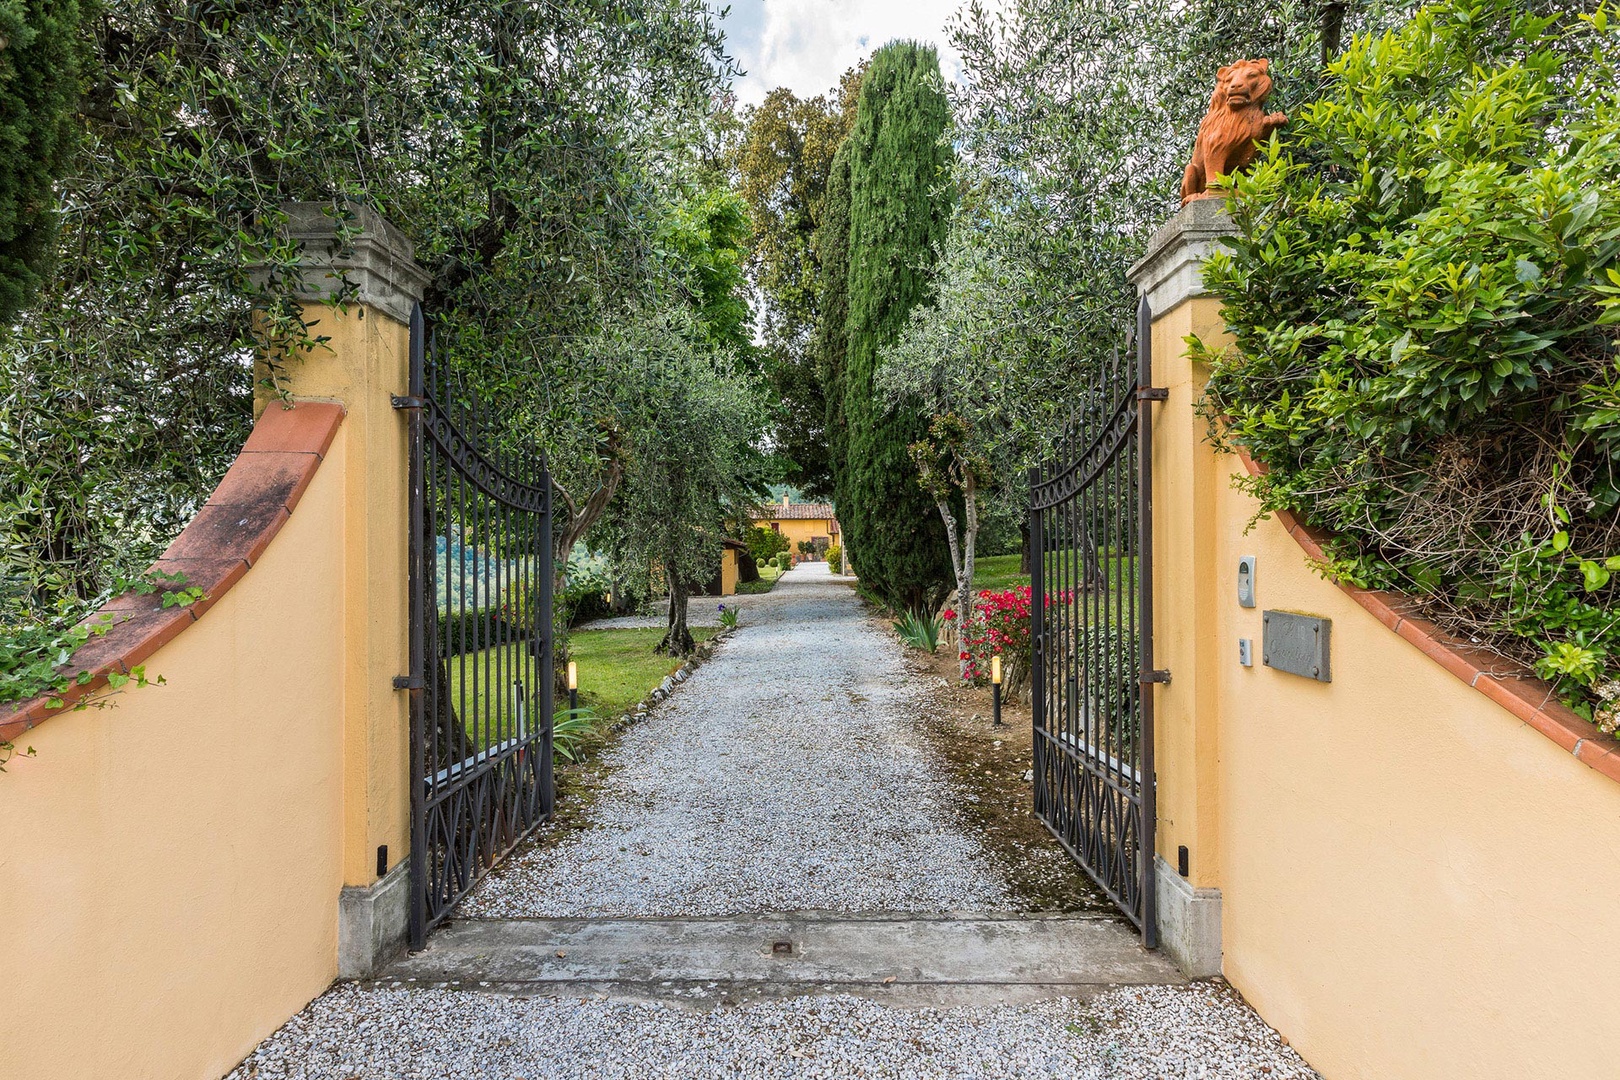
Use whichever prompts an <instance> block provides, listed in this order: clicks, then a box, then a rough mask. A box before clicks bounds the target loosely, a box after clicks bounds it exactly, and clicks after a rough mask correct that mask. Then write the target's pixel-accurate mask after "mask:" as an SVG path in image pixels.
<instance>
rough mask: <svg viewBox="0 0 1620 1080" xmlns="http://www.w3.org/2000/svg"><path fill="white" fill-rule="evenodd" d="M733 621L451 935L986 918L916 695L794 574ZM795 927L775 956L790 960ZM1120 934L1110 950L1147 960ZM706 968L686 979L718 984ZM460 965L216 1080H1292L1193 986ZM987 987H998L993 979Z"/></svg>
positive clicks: (1207, 987) (886, 645)
mask: <svg viewBox="0 0 1620 1080" xmlns="http://www.w3.org/2000/svg"><path fill="white" fill-rule="evenodd" d="M750 599H751V603H750V604H749V605H748V608H747V610H746V611H745V612H744V615H743V627H744V629H743V631H742V632H741V633H739V634H738V635H736V636H735V637H734V638H732V639H731V640H730V641H728V642H727V643H726V644H725V645H724V646H723V647H722V648H721V649H720V650H719V651H718V653H717V654H716V656H715V658H714V659H713V660H712V661H711V662H710V663H709V664H708V665H706V666H705V667H704V668H703V669H702V671H701V672H699V673H698V675H697V676H696V677H694V678H693V679H691V680H690V681H689V682H687V683H686V684H685V685H684V686H682V688H681V689H680V690H679V691H678V692H677V693H676V694H675V695H674V696H673V697H672V698H670V699H669V700H668V701H667V702H665V703H664V704H663V705H661V706H660V707H659V708H657V709H655V710H653V712H652V714H651V715H650V717H649V718H648V719H646V720H645V721H643V722H642V723H641V724H639V725H637V726H635V727H633V728H631V729H630V730H629V731H628V732H626V733H625V734H624V736H623V737H622V738H621V739H620V741H619V742H618V744H617V745H616V746H615V747H614V748H613V749H612V750H611V751H610V752H609V754H608V755H607V762H606V763H607V765H608V766H609V770H608V771H609V777H608V780H607V782H606V787H605V789H604V790H602V791H601V792H600V793H599V795H598V797H597V802H596V804H595V806H594V808H593V809H592V811H591V813H590V815H589V821H590V824H589V825H588V827H587V828H585V829H584V830H583V831H582V832H579V833H576V834H573V835H571V836H568V837H565V838H561V839H558V838H556V837H552V838H550V839H549V841H547V840H542V841H541V842H538V843H534V844H531V845H530V847H529V848H527V849H526V850H524V851H522V852H520V853H519V854H517V855H516V856H514V857H513V858H511V859H509V860H508V862H507V864H506V866H505V867H503V868H502V869H500V870H499V871H497V872H496V873H495V874H494V875H492V876H491V877H490V878H489V879H488V880H487V881H486V882H485V883H484V884H483V885H481V886H480V887H479V888H478V889H477V890H476V891H475V892H474V893H473V894H472V896H470V897H469V898H468V900H467V901H466V903H464V904H463V906H462V912H461V916H462V917H463V918H464V919H465V918H468V917H471V918H473V919H477V918H478V917H480V916H484V917H494V916H504V917H526V918H528V917H536V916H582V917H589V918H594V917H603V916H624V917H631V918H633V919H634V918H637V917H642V916H649V915H665V916H667V915H682V916H707V915H729V916H732V917H734V918H749V917H752V916H749V915H748V913H753V912H778V913H785V912H809V911H821V912H885V911H886V912H897V913H906V912H913V913H926V912H943V911H955V912H962V911H966V910H969V909H973V910H977V911H980V912H987V911H994V910H995V909H997V908H1004V907H1007V906H1009V905H1010V903H1011V899H1010V894H1009V890H1008V887H1007V886H1006V884H1005V881H1004V877H1003V875H1002V874H1001V873H1000V872H998V868H997V867H996V865H995V864H994V859H993V857H992V856H991V855H990V854H989V853H988V852H987V851H986V850H985V848H984V847H983V845H981V844H980V843H979V842H978V841H977V839H976V838H975V837H974V836H972V835H968V834H966V833H965V832H964V831H963V829H962V827H960V826H958V825H957V824H955V820H956V819H955V817H954V816H953V814H952V813H951V812H950V800H951V799H952V798H954V797H956V796H954V795H953V793H952V789H951V788H950V786H949V785H948V784H947V782H946V781H945V780H944V779H943V778H942V777H941V775H940V774H939V771H938V766H937V765H936V763H935V761H934V759H933V758H932V757H931V756H930V754H929V753H928V751H927V749H926V747H925V746H924V745H923V743H922V742H921V740H920V737H919V736H918V734H917V732H916V730H915V728H914V726H913V725H912V724H911V723H908V720H907V717H908V715H909V714H908V709H912V708H913V707H914V706H916V705H917V704H919V703H920V700H921V699H920V697H919V695H921V694H922V693H923V691H922V690H921V689H920V688H919V687H918V686H917V684H916V683H915V681H914V680H913V679H911V678H909V677H907V676H906V675H905V673H904V668H903V666H902V664H901V653H900V646H899V645H898V644H897V643H896V642H895V641H894V639H893V637H892V636H891V635H889V634H888V633H886V632H884V631H883V630H882V629H881V628H879V627H877V626H874V625H873V624H872V622H871V621H870V620H868V619H867V618H866V617H865V616H864V615H863V614H862V611H861V608H860V605H859V603H858V601H857V600H856V597H855V595H854V592H853V590H851V589H850V587H849V585H848V583H847V582H845V581H840V580H837V579H833V578H831V577H830V576H828V574H827V571H826V565H825V564H819V565H812V566H809V567H801V568H800V569H798V570H795V571H793V572H790V573H789V574H787V575H785V576H784V577H783V579H782V581H781V583H780V584H778V586H777V587H776V589H775V590H773V591H772V592H771V593H769V594H766V595H763V596H758V597H752V598H750ZM917 917H918V918H921V917H922V916H920V915H919V916H917ZM800 918H801V919H803V918H824V919H826V918H845V916H836V917H835V916H800ZM574 921H577V920H574ZM959 921H961V920H960V918H958V919H953V920H951V923H952V924H953V925H954V924H955V923H957V922H959ZM496 925H497V924H495V923H491V922H482V921H480V922H476V923H468V922H464V923H463V924H462V929H463V930H478V931H482V930H485V929H488V928H491V927H494V926H496ZM508 925H522V926H534V925H536V924H535V923H533V922H532V921H528V922H524V923H522V924H508ZM591 925H592V926H593V927H594V926H595V924H591ZM636 925H637V926H638V927H642V928H643V929H644V928H645V927H644V925H643V924H642V923H640V922H637V924H636ZM689 929H690V928H689ZM811 929H813V928H810V929H806V928H801V929H800V931H799V934H800V936H804V937H805V939H806V940H807V941H811V942H812V943H813V941H814V938H813V935H811V933H810V930H811ZM1071 929H1074V928H1071ZM699 930H703V928H701V927H700V928H699ZM704 932H707V931H704ZM782 932H783V933H786V932H787V931H782ZM771 933H772V934H775V933H777V931H774V930H773V931H771ZM451 936H454V935H453V934H452V935H444V936H441V938H438V939H435V942H430V950H429V952H428V953H425V954H422V955H423V956H428V957H431V956H432V955H433V950H434V949H436V948H438V949H441V951H442V949H443V942H444V940H446V939H447V938H448V937H451ZM700 936H701V935H700ZM1120 936H1121V937H1122V938H1124V939H1125V940H1124V941H1123V942H1122V943H1121V944H1120V945H1118V946H1117V947H1118V948H1122V949H1125V950H1128V951H1132V952H1133V954H1134V955H1136V956H1137V957H1139V958H1142V959H1145V960H1149V961H1151V962H1152V963H1162V961H1160V960H1158V959H1157V958H1156V957H1143V956H1142V954H1141V953H1140V950H1139V949H1138V947H1137V946H1136V945H1135V944H1134V943H1133V942H1131V941H1130V940H1129V935H1120ZM588 948H589V943H588V942H578V943H576V944H575V945H574V949H575V950H576V951H579V952H586V951H588ZM794 948H795V949H797V948H798V945H797V944H795V945H794ZM472 951H473V953H478V950H477V949H474V950H472ZM773 951H774V950H772V949H769V948H767V949H766V952H767V953H771V952H773ZM857 952H859V950H857ZM531 953H532V954H533V955H532V956H531V959H530V960H529V961H527V962H528V963H530V965H531V966H533V967H536V968H537V969H538V968H541V967H547V966H553V967H554V966H555V965H556V964H564V963H581V962H582V961H579V960H573V961H570V960H565V959H564V958H566V957H569V956H572V955H573V953H571V952H570V950H569V949H568V948H561V947H557V948H554V947H553V946H552V945H550V944H548V945H545V946H544V947H543V948H538V949H532V950H531ZM514 955H515V956H516V960H514V959H513V956H514ZM1065 955H1068V954H1065ZM1088 955H1089V953H1088ZM1099 955H1100V954H1099ZM540 957H543V958H544V960H543V961H542V960H539V959H537V958H540ZM717 957H719V954H718V953H717V954H716V956H713V957H708V958H707V959H708V960H710V961H711V964H710V966H711V967H712V966H713V963H714V962H719V963H722V966H724V963H723V957H719V958H718V959H717ZM609 959H611V958H609ZM824 959H825V958H824ZM856 959H857V960H858V959H860V957H859V956H857V957H856ZM813 960H814V957H810V956H807V957H806V963H810V962H811V961H813ZM514 962H518V963H521V962H524V961H523V956H522V951H521V950H518V952H517V953H516V954H512V955H508V956H507V958H506V963H507V965H508V970H509V969H510V965H511V964H512V963H514ZM594 962H595V963H597V964H598V965H600V964H601V963H603V958H602V957H596V958H595V959H594ZM767 962H768V961H766V960H762V959H757V958H756V959H753V960H751V961H750V963H751V964H752V965H753V966H754V967H758V966H759V965H760V964H763V963H767ZM473 966H474V968H476V970H475V971H473V972H472V973H471V975H470V977H469V978H467V979H465V980H459V981H457V982H455V983H454V984H452V985H454V986H459V987H461V988H459V989H446V988H442V987H434V986H430V985H412V984H411V982H410V981H408V979H407V978H404V977H399V976H400V974H401V971H400V969H396V972H395V974H394V975H393V976H390V977H389V978H388V979H385V980H384V981H380V982H378V983H376V984H372V985H355V984H340V985H339V986H337V987H335V988H334V989H332V990H331V991H329V992H327V993H326V994H324V995H322V996H321V997H320V998H318V999H316V1000H315V1001H314V1002H312V1003H311V1004H310V1006H309V1007H308V1008H307V1009H305V1010H304V1011H303V1012H302V1013H300V1014H299V1015H298V1016H295V1017H294V1018H293V1019H292V1020H290V1021H288V1022H287V1023H286V1024H285V1025H284V1026H283V1027H282V1028H281V1029H280V1030H279V1031H277V1032H276V1033H275V1034H273V1035H272V1036H271V1037H270V1038H268V1039H266V1040H265V1041H264V1043H262V1044H261V1045H260V1046H259V1047H258V1049H256V1050H255V1051H254V1052H253V1053H252V1054H251V1055H249V1057H248V1058H247V1060H245V1061H244V1062H242V1064H241V1065H240V1066H239V1067H238V1068H237V1069H236V1070H235V1071H234V1072H232V1073H231V1075H230V1077H229V1078H228V1080H397V1078H411V1080H451V1078H457V1080H459V1078H463V1077H465V1078H476V1080H519V1078H522V1080H541V1078H545V1080H552V1078H579V1080H586V1078H590V1080H595V1078H605V1080H612V1078H624V1080H629V1078H643V1077H644V1078H648V1080H652V1078H681V1080H685V1078H694V1080H697V1078H707V1077H738V1078H750V1077H757V1078H762V1080H763V1078H795V1080H797V1078H805V1080H809V1078H829V1080H831V1078H839V1080H842V1078H845V1077H867V1078H895V1080H899V1078H906V1080H933V1078H941V1080H944V1078H955V1077H973V1078H987V1080H988V1078H1009V1080H1010V1078H1018V1080H1036V1078H1048V1077H1050V1078H1059V1077H1062V1078H1065V1080H1167V1078H1174V1080H1191V1078H1199V1080H1240V1078H1241V1080H1251V1078H1260V1077H1264V1078H1266V1080H1312V1078H1315V1077H1316V1074H1315V1073H1314V1072H1312V1071H1311V1070H1310V1068H1309V1067H1308V1066H1307V1065H1306V1064H1305V1063H1304V1062H1303V1061H1302V1060H1301V1059H1300V1058H1299V1056H1298V1055H1297V1054H1295V1053H1294V1052H1293V1050H1291V1049H1289V1048H1288V1046H1287V1045H1286V1044H1285V1043H1284V1042H1283V1041H1282V1040H1281V1039H1280V1038H1279V1037H1278V1036H1277V1034H1276V1033H1275V1032H1273V1031H1272V1030H1271V1029H1270V1028H1268V1027H1267V1026H1266V1025H1265V1024H1264V1023H1263V1022H1262V1021H1261V1020H1260V1019H1259V1017H1257V1016H1256V1015H1255V1014H1254V1012H1253V1011H1252V1010H1250V1009H1249V1008H1248V1006H1247V1005H1246V1004H1244V1002H1243V1001H1242V999H1241V998H1239V997H1238V995H1237V994H1235V993H1234V992H1232V991H1231V990H1230V989H1229V988H1227V987H1225V986H1224V985H1223V984H1220V983H1218V982H1216V983H1209V982H1204V983H1191V984H1185V983H1183V984H1181V985H1151V984H1147V985H1132V986H1119V987H1118V988H1114V989H1110V988H1108V987H1109V986H1112V985H1115V984H1114V983H1112V982H1110V983H1109V984H1108V985H1106V986H1099V987H1096V988H1095V989H1096V990H1097V991H1098V992H1097V993H1096V995H1095V996H1091V997H1090V998H1089V999H1088V1000H1076V999H1075V998H1073V997H1057V998H1048V999H1045V1000H1028V999H1012V998H1007V997H988V998H986V997H971V996H970V997H966V998H960V999H952V1002H953V1003H950V1004H930V1005H926V1006H924V1007H918V1006H917V1005H916V1004H915V1003H912V1004H909V1005H905V1006H902V1005H899V1004H896V1003H895V1002H898V1001H900V1000H901V999H900V998H899V997H895V998H892V999H888V1000H885V999H884V998H883V997H882V995H881V993H879V996H878V997H876V998H874V997H873V996H872V994H871V993H868V994H866V995H864V996H856V995H855V994H850V993H835V992H834V990H835V988H834V987H831V986H822V985H818V984H815V983H809V982H806V983H805V984H804V985H802V989H801V988H800V985H799V984H797V983H795V984H794V985H792V986H789V987H787V988H786V990H785V992H781V993H780V995H779V996H775V997H764V996H756V997H754V998H750V997H749V996H748V995H747V994H745V993H743V994H739V993H737V992H736V989H737V988H736V987H728V986H727V985H725V984H722V983H718V982H713V981H710V982H701V981H700V982H699V983H698V984H697V985H696V986H694V987H693V988H692V989H691V991H690V992H688V991H683V990H680V989H679V988H677V989H676V990H673V991H671V990H663V991H658V990H654V991H653V992H652V994H651V996H650V997H649V996H647V995H646V994H645V993H641V994H637V993H618V992H615V991H614V990H613V989H612V985H611V984H608V985H607V990H606V992H593V989H588V988H587V987H586V986H585V985H580V986H577V987H574V988H568V987H564V986H554V987H551V988H550V989H543V988H540V987H539V985H538V984H537V985H536V988H535V989H534V990H533V991H531V990H527V989H517V990H510V988H509V992H507V993H499V992H496V990H495V989H481V988H489V987H492V986H493V985H494V984H492V983H491V982H490V981H489V980H491V979H498V976H497V974H496V973H495V970H494V969H495V967H496V966H497V965H495V963H494V961H493V959H491V958H487V957H483V956H482V954H481V953H479V954H478V956H475V957H474V962H473ZM743 966H747V965H743ZM823 966H825V964H824V965H823ZM991 966H992V968H993V970H994V971H995V972H996V973H998V974H1000V973H1002V972H1003V971H1005V970H1007V966H1006V965H1005V964H1003V963H1002V962H1001V961H1000V960H999V959H996V960H995V962H994V963H993V964H992V965H991ZM401 968H402V969H403V970H406V971H408V970H409V965H408V964H407V965H402V966H401ZM728 970H729V969H728ZM1167 970H1168V969H1167ZM1041 971H1042V972H1043V973H1048V968H1047V967H1046V966H1045V965H1042V966H1041ZM658 977H661V978H666V979H669V978H673V976H658ZM390 980H391V981H390ZM894 982H895V979H893V978H883V979H881V981H880V982H879V983H878V984H877V985H876V986H875V987H868V990H869V991H871V990H876V991H879V992H882V991H885V989H886V986H887V984H891V983H894ZM657 985H658V986H661V987H665V988H668V987H671V986H672V985H673V983H672V982H670V981H664V982H662V983H661V984H657ZM781 989H782V988H778V990H779V991H780V990H781ZM893 989H898V987H895V988H893ZM992 989H994V988H992ZM1065 992H1067V991H1065ZM688 998H692V999H693V1000H690V1001H689V1000H688ZM699 999H701V1004H700V1002H699ZM716 999H719V1000H718V1001H717V1000H716ZM957 1000H961V1001H967V1002H971V1004H955V1003H954V1001H957ZM996 1001H1009V1002H1011V1003H1008V1004H992V1002H996Z"/></svg>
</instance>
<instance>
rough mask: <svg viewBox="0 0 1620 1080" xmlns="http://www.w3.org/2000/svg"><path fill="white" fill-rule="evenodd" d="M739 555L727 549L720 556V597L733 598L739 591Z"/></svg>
mask: <svg viewBox="0 0 1620 1080" xmlns="http://www.w3.org/2000/svg"><path fill="white" fill-rule="evenodd" d="M737 576H738V569H737V553H736V552H735V551H733V550H732V549H731V548H726V550H725V551H724V552H722V553H721V555H720V595H721V596H731V595H733V594H735V593H736V591H737Z"/></svg>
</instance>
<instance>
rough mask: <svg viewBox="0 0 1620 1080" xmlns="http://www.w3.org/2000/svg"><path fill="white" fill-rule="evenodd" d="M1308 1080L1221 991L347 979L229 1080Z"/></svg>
mask: <svg viewBox="0 0 1620 1080" xmlns="http://www.w3.org/2000/svg"><path fill="white" fill-rule="evenodd" d="M400 1077H409V1078H412V1080H452V1078H458V1080H459V1078H463V1077H465V1078H469V1080H486V1078H487V1080H497V1078H498V1080H519V1078H522V1080H574V1078H577V1080H639V1078H653V1077H659V1078H670V1077H679V1078H706V1077H733V1078H752V1077H758V1078H793V1080H846V1078H870V1080H880V1078H881V1080H901V1078H904V1080H936V1078H938V1080H945V1078H952V1080H955V1078H969V1077H971V1078H983V1080H1045V1078H1053V1080H1056V1078H1060V1077H1061V1078H1063V1080H1162V1078H1174V1080H1194V1078H1197V1080H1260V1078H1264V1080H1315V1078H1316V1073H1314V1072H1313V1071H1312V1070H1311V1069H1310V1068H1309V1066H1307V1065H1306V1064H1305V1063H1304V1062H1303V1061H1302V1060H1301V1059H1300V1058H1299V1056H1298V1055H1297V1054H1295V1053H1294V1051H1293V1050H1291V1049H1289V1048H1288V1047H1287V1046H1285V1045H1284V1044H1283V1042H1282V1040H1281V1039H1280V1038H1279V1037H1278V1036H1277V1034H1276V1033H1275V1032H1273V1031H1272V1030H1271V1029H1270V1028H1268V1027H1266V1026H1265V1024H1263V1023H1261V1022H1260V1021H1259V1020H1258V1019H1257V1018H1256V1017H1255V1015H1254V1013H1253V1012H1251V1011H1250V1010H1249V1009H1248V1007H1247V1006H1246V1005H1245V1004H1244V1003H1243V1002H1242V1000H1241V999H1240V998H1238V996H1237V995H1236V994H1235V993H1233V992H1232V991H1231V990H1229V989H1227V988H1226V987H1224V986H1221V985H1218V984H1214V983H1194V984H1191V985H1188V986H1180V987H1160V986H1153V987H1135V988H1130V989H1122V990H1115V991H1110V992H1109V993H1107V994H1104V995H1102V996H1100V997H1098V998H1095V999H1093V1000H1092V1001H1090V1002H1086V1003H1080V1002H1075V1001H1068V1000H1056V1001H1045V1002H1040V1003H1037V1004H1031V1005H1024V1006H989V1007H986V1006H978V1007H963V1008H955V1009H895V1008H891V1007H888V1006H885V1005H882V1004H879V1003H876V1002H873V1001H870V1000H866V999H862V998H855V997H847V996H829V997H804V998H794V999H791V1000H787V1001H777V1002H767V1003H761V1004H753V1005H747V1006H743V1007H739V1008H721V1009H717V1010H714V1011H711V1012H694V1011H691V1010H687V1009H682V1008H678V1007H675V1006H672V1005H667V1004H661V1003H646V1002H635V1001H607V1000H599V999H591V1000H580V999H579V998H555V997H542V998H531V999H528V1000H513V999H510V998H503V997H498V996H494V995H490V994H482V993H473V992H468V991H455V990H385V989H363V988H360V987H356V986H353V985H345V986H340V987H338V988H337V989H335V990H332V991H330V992H329V993H327V994H326V995H324V996H323V997H321V998H319V999H317V1000H316V1001H315V1002H314V1003H313V1004H311V1005H310V1007H309V1008H307V1009H306V1010H304V1012H302V1013H300V1014H299V1015H298V1016H297V1017H294V1018H293V1019H292V1020H291V1021H289V1022H288V1023H287V1025H286V1026H284V1027H283V1028H282V1029H281V1030H280V1031H279V1032H277V1033H276V1034H275V1035H273V1036H271V1037H270V1038H269V1039H268V1040H266V1041H265V1042H264V1043H263V1044H262V1045H261V1046H260V1047H259V1048H258V1049H257V1050H255V1051H254V1052H253V1054H252V1055H250V1056H249V1057H248V1059H247V1060H246V1061H244V1062H243V1063H242V1064H241V1065H240V1066H239V1067H238V1068H237V1069H236V1071H234V1072H233V1073H231V1075H230V1077H228V1078H227V1080H396V1078H400Z"/></svg>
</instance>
